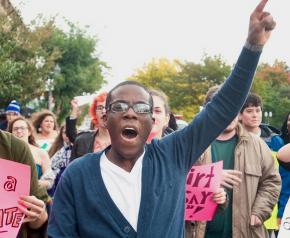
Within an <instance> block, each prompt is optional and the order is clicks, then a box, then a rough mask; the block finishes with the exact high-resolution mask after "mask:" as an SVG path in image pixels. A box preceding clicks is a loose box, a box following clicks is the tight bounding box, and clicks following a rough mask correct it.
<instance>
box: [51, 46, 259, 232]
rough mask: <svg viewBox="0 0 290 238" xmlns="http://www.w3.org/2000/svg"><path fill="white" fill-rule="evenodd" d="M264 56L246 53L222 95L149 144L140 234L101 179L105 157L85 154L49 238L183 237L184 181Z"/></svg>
mask: <svg viewBox="0 0 290 238" xmlns="http://www.w3.org/2000/svg"><path fill="white" fill-rule="evenodd" d="M259 56H260V53H259V52H252V51H249V50H247V49H245V48H244V49H243V50H242V53H241V55H240V57H239V60H238V62H237V64H236V66H235V68H234V70H233V72H232V74H231V75H230V77H229V78H228V79H227V80H226V82H225V83H224V85H223V87H222V88H221V89H220V91H219V93H218V94H217V95H216V96H215V97H214V98H213V100H212V101H211V103H209V104H208V105H207V106H206V107H205V109H204V110H202V111H201V112H200V113H199V114H198V115H197V116H196V117H195V118H194V119H193V121H192V122H191V123H190V124H189V126H187V127H185V128H184V129H183V130H181V131H177V132H174V133H172V134H170V135H168V136H166V137H164V138H163V139H161V140H159V141H158V140H153V141H152V143H151V144H150V145H146V148H145V150H146V152H145V155H144V159H143V168H142V194H141V204H140V210H139V216H138V225H137V232H136V231H135V230H134V229H133V228H132V227H131V225H130V223H129V222H128V221H127V220H126V219H125V218H124V216H123V215H122V214H121V212H120V211H119V209H118V208H117V206H116V205H115V204H114V202H113V200H112V199H111V197H110V195H109V193H108V191H107V189H106V187H105V185H104V182H103V179H102V176H101V171H100V156H101V153H92V154H87V155H85V156H84V157H82V158H80V159H77V160H76V161H74V162H73V163H72V164H71V165H70V166H69V167H68V168H67V169H66V171H65V172H64V174H63V176H62V178H61V180H60V182H59V184H58V187H57V190H56V194H55V197H54V204H53V208H52V213H51V216H50V220H49V226H48V234H49V236H50V237H84V238H90V237H94V238H95V237H100V238H115V237H139V238H145V237H147V238H154V237H158V238H161V237H162V238H164V237H172V238H179V237H180V238H181V237H183V234H184V233H183V230H184V209H185V208H184V207H185V179H186V175H187V173H188V171H189V169H190V168H191V166H192V165H193V164H194V162H195V161H196V159H197V158H198V157H199V156H200V155H201V154H202V152H203V151H204V150H205V149H206V148H207V147H208V146H209V144H210V143H211V142H212V141H213V140H214V139H215V138H216V137H217V136H218V135H219V134H220V133H221V132H222V131H223V130H224V128H225V127H226V126H227V125H228V124H229V123H230V122H231V121H232V120H233V118H234V117H235V116H236V115H237V114H238V112H239V110H240V108H241V106H242V105H243V103H244V100H245V98H246V96H247V93H248V91H249V88H250V86H251V82H252V78H253V75H254V73H255V69H256V67H257V63H258V59H259Z"/></svg>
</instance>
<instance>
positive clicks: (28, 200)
mask: <svg viewBox="0 0 290 238" xmlns="http://www.w3.org/2000/svg"><path fill="white" fill-rule="evenodd" d="M0 158H1V159H6V160H11V161H15V162H18V163H21V164H26V165H29V166H30V168H31V170H30V171H31V180H30V195H28V196H21V194H20V200H19V203H20V204H23V205H24V206H25V207H26V208H24V207H23V205H19V210H20V211H21V212H23V213H24V215H25V218H24V221H23V225H22V226H21V228H20V232H19V234H18V236H17V237H18V238H26V237H31V236H30V235H31V234H32V233H33V234H35V233H37V232H38V233H39V232H40V231H39V230H41V231H43V229H41V228H42V227H43V226H44V225H45V222H46V221H47V212H46V209H45V203H47V202H49V197H48V195H47V193H46V191H45V190H44V189H43V188H41V187H40V186H38V181H37V172H36V168H35V164H34V161H33V158H32V155H31V152H30V150H29V148H28V146H27V144H26V143H24V142H23V141H21V140H19V139H18V138H16V137H15V136H13V135H11V134H10V133H8V132H4V131H2V130H0ZM44 233H45V232H44ZM41 237H44V236H41Z"/></svg>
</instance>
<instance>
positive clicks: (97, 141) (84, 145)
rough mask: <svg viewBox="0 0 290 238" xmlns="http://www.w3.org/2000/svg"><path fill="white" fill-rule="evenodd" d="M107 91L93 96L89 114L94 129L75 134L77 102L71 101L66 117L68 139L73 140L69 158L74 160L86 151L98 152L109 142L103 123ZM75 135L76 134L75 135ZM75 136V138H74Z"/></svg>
mask: <svg viewBox="0 0 290 238" xmlns="http://www.w3.org/2000/svg"><path fill="white" fill-rule="evenodd" d="M106 97H107V93H106V92H104V93H100V94H99V95H98V96H96V97H95V98H94V101H93V103H92V105H91V107H90V114H91V117H92V122H93V124H94V125H95V128H96V130H93V131H86V132H81V133H80V134H78V135H77V133H76V121H77V118H76V116H75V115H77V113H76V111H77V107H78V106H77V102H75V101H73V102H72V106H73V110H72V112H73V113H72V114H73V115H74V116H71V117H70V118H67V120H66V125H67V127H66V128H67V132H66V133H67V135H68V137H69V138H70V141H71V142H73V147H72V152H71V158H70V160H71V161H72V160H74V159H76V158H78V157H81V156H83V155H85V154H87V153H92V152H98V151H101V150H103V149H104V148H106V147H107V146H108V145H110V144H111V140H110V136H109V133H108V131H107V128H106V127H105V124H104V119H103V117H104V115H105V112H106V109H105V103H106ZM76 135H77V136H76ZM75 137H76V138H75Z"/></svg>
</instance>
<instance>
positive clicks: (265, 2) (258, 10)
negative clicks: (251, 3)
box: [255, 0, 268, 13]
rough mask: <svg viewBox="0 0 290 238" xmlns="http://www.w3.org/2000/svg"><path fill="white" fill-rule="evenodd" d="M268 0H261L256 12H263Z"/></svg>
mask: <svg viewBox="0 0 290 238" xmlns="http://www.w3.org/2000/svg"><path fill="white" fill-rule="evenodd" d="M267 2H268V0H261V2H260V3H259V4H258V6H257V7H256V9H255V12H259V13H261V12H263V10H264V8H265V6H266V4H267Z"/></svg>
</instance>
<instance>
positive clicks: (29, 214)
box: [18, 196, 48, 229]
mask: <svg viewBox="0 0 290 238" xmlns="http://www.w3.org/2000/svg"><path fill="white" fill-rule="evenodd" d="M18 203H19V206H18V208H19V210H20V211H21V212H22V213H23V214H24V215H25V217H24V220H23V223H26V222H29V226H30V227H31V228H33V229H37V228H39V227H40V226H41V225H42V224H43V223H44V222H45V221H46V220H47V218H48V216H47V212H46V208H45V203H44V202H43V201H42V200H40V199H38V198H36V197H35V196H21V197H20V200H19V201H18Z"/></svg>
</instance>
